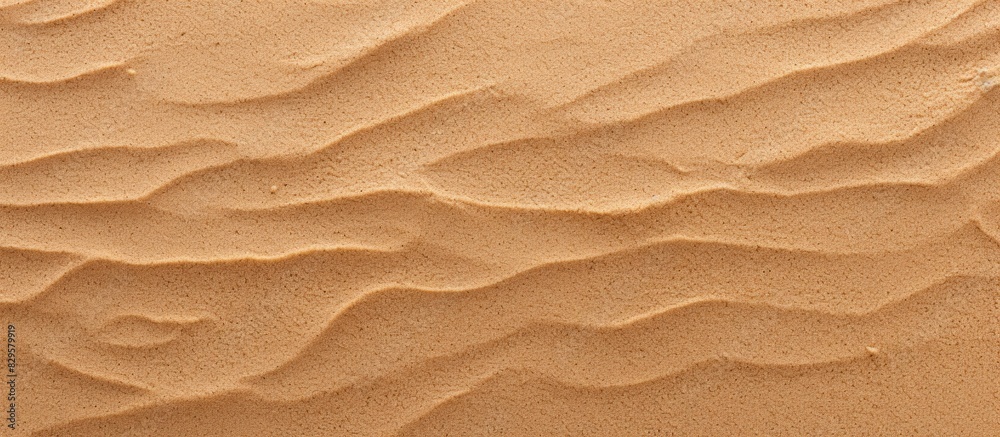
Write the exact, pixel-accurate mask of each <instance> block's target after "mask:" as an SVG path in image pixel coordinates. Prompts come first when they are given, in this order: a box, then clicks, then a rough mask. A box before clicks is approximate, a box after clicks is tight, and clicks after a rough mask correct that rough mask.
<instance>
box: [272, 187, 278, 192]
mask: <svg viewBox="0 0 1000 437" xmlns="http://www.w3.org/2000/svg"><path fill="white" fill-rule="evenodd" d="M277 192H278V186H277V185H271V193H277Z"/></svg>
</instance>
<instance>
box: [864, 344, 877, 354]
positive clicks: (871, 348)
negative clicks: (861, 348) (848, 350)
mask: <svg viewBox="0 0 1000 437" xmlns="http://www.w3.org/2000/svg"><path fill="white" fill-rule="evenodd" d="M865 350H866V351H868V353H869V354H871V355H878V348H877V347H875V346H865Z"/></svg>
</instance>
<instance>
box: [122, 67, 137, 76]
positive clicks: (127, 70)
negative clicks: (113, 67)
mask: <svg viewBox="0 0 1000 437" xmlns="http://www.w3.org/2000/svg"><path fill="white" fill-rule="evenodd" d="M125 72H126V73H128V75H129V76H135V74H136V73H138V71H135V69H134V68H127V69H125Z"/></svg>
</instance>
